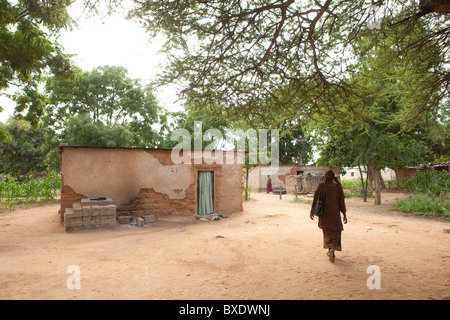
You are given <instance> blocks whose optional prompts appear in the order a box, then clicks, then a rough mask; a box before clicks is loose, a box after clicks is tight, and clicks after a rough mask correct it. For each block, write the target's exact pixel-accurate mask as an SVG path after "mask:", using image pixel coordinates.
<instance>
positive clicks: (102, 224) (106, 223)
mask: <svg viewBox="0 0 450 320" xmlns="http://www.w3.org/2000/svg"><path fill="white" fill-rule="evenodd" d="M115 226H116V220H110V219H108V220H100V227H101V228H103V227H104V228H111V227H115Z"/></svg>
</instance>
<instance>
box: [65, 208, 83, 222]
mask: <svg viewBox="0 0 450 320" xmlns="http://www.w3.org/2000/svg"><path fill="white" fill-rule="evenodd" d="M82 216H83V214H82V213H81V212H74V211H68V208H67V209H66V211H65V212H64V220H66V219H73V218H81V217H82Z"/></svg>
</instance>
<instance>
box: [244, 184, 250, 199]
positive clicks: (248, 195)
mask: <svg viewBox="0 0 450 320" xmlns="http://www.w3.org/2000/svg"><path fill="white" fill-rule="evenodd" d="M247 199H250V187H248V188H247ZM242 200H245V186H242Z"/></svg>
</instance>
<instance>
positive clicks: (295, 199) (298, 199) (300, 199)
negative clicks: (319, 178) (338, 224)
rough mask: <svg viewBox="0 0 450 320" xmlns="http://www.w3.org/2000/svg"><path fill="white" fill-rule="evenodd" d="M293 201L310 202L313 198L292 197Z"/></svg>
mask: <svg viewBox="0 0 450 320" xmlns="http://www.w3.org/2000/svg"><path fill="white" fill-rule="evenodd" d="M294 202H299V203H307V204H311V203H312V202H313V199H302V198H299V197H297V198H294Z"/></svg>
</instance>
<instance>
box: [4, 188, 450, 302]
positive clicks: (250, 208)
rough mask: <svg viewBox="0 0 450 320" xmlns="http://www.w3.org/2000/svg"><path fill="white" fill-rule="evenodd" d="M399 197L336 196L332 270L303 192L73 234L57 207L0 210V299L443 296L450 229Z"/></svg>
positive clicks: (449, 276)
mask: <svg viewBox="0 0 450 320" xmlns="http://www.w3.org/2000/svg"><path fill="white" fill-rule="evenodd" d="M403 196H405V195H404V194H401V193H383V195H382V201H383V204H382V205H379V206H375V205H373V203H372V201H371V200H369V202H368V203H364V202H362V201H361V200H360V199H356V198H350V199H347V200H346V203H347V207H348V220H349V222H348V223H347V224H346V225H345V226H344V229H345V230H344V232H343V239H342V247H343V251H341V252H337V255H336V256H337V257H336V261H335V263H331V262H330V261H329V260H328V258H327V256H326V254H325V252H326V250H324V249H323V247H322V232H321V230H320V229H319V228H318V227H317V220H315V221H312V220H310V218H309V208H310V204H309V203H305V202H306V201H307V198H306V197H301V199H302V201H305V202H295V201H294V196H292V195H287V196H286V195H284V196H283V198H282V199H281V200H280V198H279V196H277V195H273V194H265V193H252V195H251V197H252V199H251V200H250V201H249V202H247V203H244V211H243V212H237V213H234V214H231V215H228V217H226V218H222V219H220V220H219V221H201V220H199V219H197V220H195V219H187V218H171V219H159V220H158V221H157V222H156V223H154V224H151V225H149V226H146V227H141V228H139V227H135V226H134V227H132V226H119V227H116V228H115V229H112V230H86V231H75V232H65V231H64V228H63V226H61V225H60V223H59V217H58V209H59V206H58V205H50V206H45V207H35V208H31V209H27V210H16V211H11V212H9V211H8V212H3V213H0V299H169V300H171V299H217V300H228V299H287V300H295V299H448V298H450V250H449V247H450V233H444V232H443V230H444V229H448V228H450V222H448V221H444V220H439V219H430V218H424V217H416V216H412V215H409V214H403V213H399V212H395V211H393V210H392V209H391V204H392V202H393V201H394V199H395V198H397V197H403ZM70 266H77V267H78V268H79V271H80V272H79V275H80V278H79V280H80V281H79V284H80V289H76V288H75V289H69V287H70V284H72V285H73V284H76V282H74V281H72V280H73V278H74V276H75V273H72V271H71V270H72V269H70V268H69V267H70ZM371 266H376V267H375V269H373V268H374V267H371ZM68 268H69V269H68ZM377 268H378V269H377ZM68 270H69V273H67V272H68ZM373 270H379V273H378V272H377V271H373ZM375 275H379V277H378V278H375ZM68 280H69V287H68V285H67V283H68ZM376 284H378V285H379V289H377V288H376V287H374V286H375V285H376ZM370 287H372V289H370Z"/></svg>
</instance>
